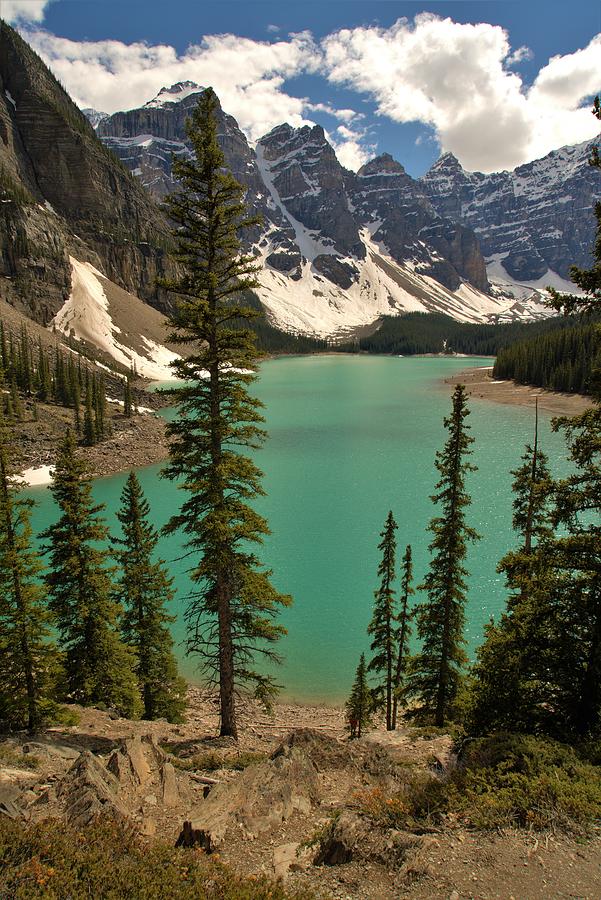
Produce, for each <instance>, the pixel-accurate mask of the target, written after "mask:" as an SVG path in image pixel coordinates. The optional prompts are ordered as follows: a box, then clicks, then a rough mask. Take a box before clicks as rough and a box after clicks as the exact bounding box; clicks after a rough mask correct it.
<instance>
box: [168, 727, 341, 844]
mask: <svg viewBox="0 0 601 900" xmlns="http://www.w3.org/2000/svg"><path fill="white" fill-rule="evenodd" d="M337 743H338V742H336V741H331V740H330V739H328V738H324V737H323V736H322V735H319V734H317V733H316V732H312V731H311V730H310V729H303V730H302V731H300V732H294V733H293V734H292V735H291V736H290V737H289V738H288V739H287V740H286V741H284V743H283V744H281V745H280V747H278V749H277V750H276V751H275V753H274V754H273V755H272V756H271V758H270V759H268V760H266V761H265V762H261V763H258V764H257V765H254V766H249V767H248V768H247V769H245V770H244V772H243V773H242V774H241V775H240V776H238V777H237V778H236V779H234V780H233V781H231V782H229V783H227V784H218V785H215V787H213V788H212V790H211V793H210V794H209V796H208V797H207V799H206V800H205V801H203V803H202V804H201V805H200V806H198V807H197V808H196V809H195V810H194V811H193V815H192V821H191V822H189V823H186V825H187V826H188V827H184V829H183V830H182V833H181V834H180V838H179V843H180V844H185V845H188V844H189V843H190V842H191V843H192V844H198V845H200V846H204V847H205V848H207V849H210V850H212V849H215V848H216V847H219V846H220V845H221V844H223V843H224V841H225V839H226V835H227V833H228V831H231V830H232V829H235V830H236V832H237V833H241V834H242V836H243V837H244V838H246V839H249V840H252V839H253V838H255V837H257V836H258V835H259V834H262V833H263V832H265V831H269V830H270V829H272V828H275V827H278V826H280V825H281V824H282V822H285V821H286V820H287V819H289V818H290V816H292V815H293V813H295V812H300V813H303V814H307V813H308V812H309V811H310V809H311V806H312V805H313V804H316V803H318V800H319V778H318V769H317V766H316V764H315V762H314V761H313V759H312V755H313V756H315V759H321V760H324V759H325V756H326V754H327V753H328V752H332V750H333V749H334V748H335V747H336V746H337Z"/></svg>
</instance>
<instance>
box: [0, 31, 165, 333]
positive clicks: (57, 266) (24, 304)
mask: <svg viewBox="0 0 601 900" xmlns="http://www.w3.org/2000/svg"><path fill="white" fill-rule="evenodd" d="M0 194H1V199H2V201H3V202H2V204H1V205H0V208H1V211H0V296H2V297H3V298H5V299H8V300H9V301H10V302H13V303H14V304H16V305H20V306H21V308H23V309H24V310H26V311H27V312H28V314H29V315H30V316H31V317H32V318H35V319H36V320H37V321H40V322H43V323H44V324H46V323H47V322H48V321H49V320H50V318H52V316H53V315H54V313H56V311H57V310H58V309H59V308H60V306H62V304H63V302H64V301H65V300H66V298H67V296H68V292H69V286H70V266H69V261H68V256H69V253H72V254H73V255H74V256H76V257H77V258H79V259H88V260H89V261H91V262H93V263H94V264H95V265H97V266H98V267H99V268H100V269H102V271H103V272H104V273H105V274H106V275H107V276H108V277H109V278H110V279H111V280H112V281H114V282H115V283H117V284H119V285H120V286H122V287H124V288H126V289H128V290H130V291H133V292H135V293H136V294H138V295H139V296H141V297H143V298H144V299H146V300H148V301H149V302H152V303H155V304H157V305H161V304H163V305H164V304H165V298H164V297H161V295H160V293H159V291H158V290H157V287H156V278H157V276H158V275H161V274H166V272H167V271H168V270H169V266H170V263H169V259H168V255H167V252H166V251H167V248H168V247H169V242H170V237H169V229H168V227H167V223H166V221H165V220H164V218H163V216H162V214H161V213H160V211H159V209H158V207H157V206H156V203H155V202H154V201H153V199H152V198H151V197H150V196H149V195H148V194H147V192H146V191H144V189H143V188H142V186H141V185H140V184H139V183H138V182H137V181H136V180H135V179H132V177H131V176H130V174H129V173H128V171H127V170H126V169H125V167H123V166H122V165H121V164H120V163H119V161H118V160H117V159H116V158H115V157H114V155H113V154H112V153H110V152H109V151H108V150H107V148H106V147H104V145H103V144H102V142H101V141H99V140H98V138H97V137H96V134H95V132H94V129H93V128H92V126H91V125H90V123H89V122H88V120H87V119H86V117H85V116H84V115H83V113H81V112H80V110H79V109H78V108H77V107H76V106H75V104H74V103H73V102H72V101H71V99H70V98H69V96H68V95H67V94H66V92H65V91H64V89H63V88H62V87H61V85H60V84H59V83H58V82H57V81H56V79H55V78H54V76H53V75H52V74H51V73H50V71H49V70H48V68H47V67H46V66H45V65H44V63H43V62H42V61H41V60H40V59H39V57H38V56H37V55H36V54H35V53H34V52H33V50H32V49H31V48H30V47H29V46H28V45H27V44H26V43H25V41H24V40H23V39H22V38H21V37H20V36H19V35H18V34H17V32H16V31H14V30H13V29H12V28H10V27H9V26H8V25H7V24H5V23H4V22H1V23H0Z"/></svg>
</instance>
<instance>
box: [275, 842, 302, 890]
mask: <svg viewBox="0 0 601 900" xmlns="http://www.w3.org/2000/svg"><path fill="white" fill-rule="evenodd" d="M310 865H311V854H310V851H309V850H308V849H307V848H301V845H300V844H298V843H296V844H295V843H291V844H281V845H280V846H279V847H276V848H275V850H274V851H273V858H272V866H273V875H274V878H279V879H281V880H282V881H283V880H285V879H286V878H287V877H288V873H289V872H300V871H302V870H303V869H306V868H307V867H308V866H310Z"/></svg>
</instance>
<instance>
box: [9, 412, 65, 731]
mask: <svg viewBox="0 0 601 900" xmlns="http://www.w3.org/2000/svg"><path fill="white" fill-rule="evenodd" d="M31 506H32V502H31V501H28V500H24V499H22V498H20V497H19V496H18V488H17V486H16V484H15V482H14V480H13V479H12V478H11V471H10V464H9V455H8V449H7V440H6V436H5V431H4V426H3V424H2V423H0V720H2V721H4V722H5V723H7V724H9V725H10V726H12V727H17V728H21V727H23V726H25V727H27V729H28V731H29V732H30V733H34V732H35V731H38V730H39V729H40V727H41V726H42V725H43V724H44V723H45V722H46V721H47V720H48V719H49V718H50V719H51V718H52V717H53V715H54V714H55V713H56V712H57V706H56V703H55V702H54V695H55V689H56V679H57V675H58V672H59V666H58V655H57V653H56V647H55V646H54V644H52V643H51V641H50V625H51V621H50V616H49V614H48V610H47V609H46V607H45V604H44V602H43V590H42V587H41V585H40V583H39V580H38V578H39V575H40V572H41V569H42V566H41V564H40V562H39V560H38V557H37V554H36V553H35V551H34V550H33V548H32V546H31V526H30V522H29V513H30V508H31Z"/></svg>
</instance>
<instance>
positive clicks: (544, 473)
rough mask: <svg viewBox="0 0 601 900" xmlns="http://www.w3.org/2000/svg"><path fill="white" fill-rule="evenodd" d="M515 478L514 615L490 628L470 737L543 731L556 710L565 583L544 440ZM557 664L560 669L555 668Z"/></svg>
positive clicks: (472, 697)
mask: <svg viewBox="0 0 601 900" xmlns="http://www.w3.org/2000/svg"><path fill="white" fill-rule="evenodd" d="M511 474H512V475H513V528H514V531H515V532H516V534H517V535H519V545H518V546H517V547H516V548H515V549H514V550H512V551H510V552H509V553H507V554H505V556H504V557H503V558H502V559H501V561H500V562H499V565H498V567H497V568H498V571H499V572H502V573H503V574H504V575H505V577H506V580H507V586H508V588H509V589H510V592H511V593H510V595H509V597H508V600H507V611H506V613H504V614H503V616H502V617H501V619H500V620H499V622H497V623H495V622H491V623H490V624H489V625H487V627H486V629H485V640H484V643H483V644H482V646H481V647H479V648H478V652H477V661H476V663H475V665H474V667H473V670H472V675H473V679H472V684H471V688H470V691H469V713H468V718H469V723H468V724H469V727H470V730H472V731H475V732H478V733H485V732H487V731H489V730H492V729H508V730H513V731H523V730H526V731H528V730H533V731H534V730H537V729H538V728H540V727H541V720H542V719H543V718H546V717H547V716H548V710H549V709H550V708H551V707H550V706H549V703H548V702H547V701H549V700H551V705H552V703H553V701H552V699H551V696H550V695H545V694H544V687H543V685H544V684H545V676H544V670H545V668H546V667H547V665H548V664H549V662H550V657H551V656H552V655H553V652H554V651H553V646H554V644H553V643H551V644H549V635H550V632H549V630H548V627H547V626H548V623H549V621H550V618H551V619H552V618H554V613H553V612H552V607H553V605H554V600H553V598H554V597H555V596H556V593H557V588H558V586H557V584H556V583H555V577H554V574H553V570H552V568H551V565H550V563H551V556H550V554H549V547H548V543H549V540H550V538H551V537H552V534H553V532H552V529H551V527H550V521H549V513H550V509H549V504H550V498H551V495H552V491H553V482H552V479H551V475H550V472H549V467H548V461H547V457H546V454H545V453H544V452H543V451H542V450H541V448H540V446H539V441H538V409H537V411H536V420H535V430H534V442H533V443H532V444H528V445H527V446H526V450H525V453H524V455H523V456H522V465H521V466H519V468H517V469H515V470H514V471H513V472H512V473H511ZM551 665H552V663H551Z"/></svg>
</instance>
